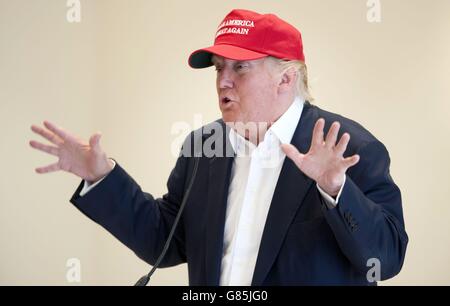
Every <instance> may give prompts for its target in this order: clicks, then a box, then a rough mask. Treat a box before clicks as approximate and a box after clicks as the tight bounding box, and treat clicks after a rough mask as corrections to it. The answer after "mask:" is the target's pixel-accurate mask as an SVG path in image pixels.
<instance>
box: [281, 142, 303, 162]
mask: <svg viewBox="0 0 450 306" xmlns="http://www.w3.org/2000/svg"><path fill="white" fill-rule="evenodd" d="M281 149H282V150H283V152H284V153H285V154H286V156H287V157H289V158H290V159H292V161H293V162H294V163H295V164H296V165H297V167H298V168H300V166H301V164H302V161H303V156H304V155H303V154H302V153H300V152H299V151H298V150H297V148H296V147H294V146H293V145H291V144H282V145H281Z"/></svg>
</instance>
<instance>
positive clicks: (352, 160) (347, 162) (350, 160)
mask: <svg viewBox="0 0 450 306" xmlns="http://www.w3.org/2000/svg"><path fill="white" fill-rule="evenodd" d="M359 159H360V158H359V155H358V154H355V155H353V156H350V157H347V158H346V159H344V166H345V169H348V168H350V167H353V166H354V165H356V164H357V163H358V162H359Z"/></svg>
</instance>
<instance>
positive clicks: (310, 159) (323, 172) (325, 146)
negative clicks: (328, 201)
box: [282, 119, 359, 197]
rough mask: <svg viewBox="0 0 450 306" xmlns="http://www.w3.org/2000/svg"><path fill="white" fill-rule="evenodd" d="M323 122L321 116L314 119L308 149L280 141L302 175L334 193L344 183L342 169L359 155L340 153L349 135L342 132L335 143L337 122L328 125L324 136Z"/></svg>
mask: <svg viewBox="0 0 450 306" xmlns="http://www.w3.org/2000/svg"><path fill="white" fill-rule="evenodd" d="M324 126H325V120H324V119H319V120H317V122H316V124H315V126H314V130H313V135H312V140H311V147H310V148H309V151H308V153H306V154H302V153H300V152H299V151H298V150H297V148H296V147H294V146H293V145H291V144H283V145H282V149H283V151H284V153H286V155H287V156H288V157H289V158H290V159H292V161H293V162H294V163H295V164H296V165H297V167H298V168H299V169H300V170H301V171H302V172H303V173H304V174H305V175H307V176H308V177H309V178H311V179H313V180H314V181H316V182H317V184H318V185H319V186H320V188H322V189H323V190H324V191H325V192H326V193H327V194H329V195H330V196H333V197H335V196H337V195H338V193H339V190H340V189H341V187H342V184H343V183H344V178H345V172H346V171H347V169H348V168H350V167H352V166H354V165H356V164H357V163H358V162H359V155H356V154H355V155H353V156H350V157H347V158H344V157H343V154H344V152H345V150H346V149H347V145H348V142H349V141H350V135H349V134H348V133H344V134H343V135H342V137H341V139H340V140H339V142H338V143H337V144H336V141H337V136H338V132H339V128H340V124H339V123H338V122H334V123H333V124H332V125H331V127H330V130H329V131H328V134H327V137H326V139H325V140H324V132H323V128H324Z"/></svg>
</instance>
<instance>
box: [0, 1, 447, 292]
mask: <svg viewBox="0 0 450 306" xmlns="http://www.w3.org/2000/svg"><path fill="white" fill-rule="evenodd" d="M381 4H382V11H381V13H382V15H381V17H382V20H381V23H369V22H368V21H367V19H366V13H367V10H368V8H367V6H366V0H345V1H334V0H303V1H300V0H292V1H262V0H258V1H211V0H195V1H181V0H178V1H173V0H172V1H167V0H165V1H150V0H148V1H144V0H130V1H120V0H108V1H107V0H89V1H88V0H81V5H82V6H81V8H82V16H81V17H82V19H81V23H73V24H71V23H68V22H67V21H66V12H67V9H68V8H67V7H66V0H39V1H38V0H36V1H34V0H28V1H26V0H0V124H1V145H0V161H1V169H2V171H1V173H2V175H1V177H0V285H5V284H20V285H29V284H42V285H47V284H52V285H56V284H58V285H65V284H69V283H68V282H67V281H66V271H67V268H66V261H67V259H69V258H73V257H74V258H78V259H79V260H80V261H81V272H82V281H81V284H82V285H94V284H101V285H107V284H112V285H126V284H131V283H134V281H135V280H136V279H137V278H139V277H140V276H141V275H142V274H143V273H144V272H145V271H146V270H147V268H148V266H147V265H146V264H145V263H143V262H141V261H140V260H139V259H137V257H135V256H134V254H133V253H132V252H131V251H129V250H128V249H126V248H125V247H124V246H122V245H121V244H120V243H119V242H117V241H116V240H115V239H114V238H113V237H112V236H111V235H109V234H108V233H107V232H106V231H104V230H103V229H102V228H100V227H99V226H98V225H96V224H94V223H92V222H91V221H90V220H89V219H88V218H86V217H85V216H83V215H82V214H81V213H79V212H78V211H77V210H76V209H74V208H73V207H72V206H71V204H70V203H69V202H68V200H69V198H70V196H71V195H72V192H73V191H74V190H75V188H76V186H77V184H78V183H79V180H78V179H77V178H76V177H74V176H71V175H69V174H66V173H56V174H50V175H45V176H39V175H37V174H35V173H34V171H33V169H34V168H35V167H36V166H40V165H45V164H48V163H51V162H53V161H54V159H53V158H52V157H49V156H45V155H44V154H41V153H39V152H36V151H33V150H32V149H30V148H29V147H28V144H27V143H28V140H29V139H32V138H33V139H36V137H34V136H33V135H32V133H31V131H30V130H29V126H30V125H31V124H32V123H41V122H42V120H44V119H49V120H53V121H55V122H56V123H58V124H60V125H62V126H64V127H66V128H67V129H68V130H70V131H73V132H74V133H76V134H78V135H80V136H82V137H83V138H86V139H87V138H88V137H89V135H91V134H92V133H93V132H95V131H97V130H100V131H102V132H103V135H104V136H103V146H104V148H105V149H106V151H107V152H108V153H109V155H110V156H113V157H115V158H116V159H117V160H118V161H119V162H120V163H121V164H122V165H123V166H124V167H125V168H126V169H127V170H128V172H129V173H130V174H131V175H132V176H134V178H135V179H136V180H137V181H138V182H139V183H140V184H141V186H143V188H144V189H145V190H147V191H150V192H152V193H153V194H154V195H161V194H163V193H164V192H165V183H166V179H167V177H168V174H169V172H170V170H171V168H172V167H173V165H174V161H175V158H174V157H173V156H172V155H171V143H172V141H173V140H174V138H175V137H176V135H171V127H172V125H173V124H174V122H176V121H185V122H187V123H189V124H190V125H194V116H195V115H196V114H201V116H202V120H203V123H206V122H209V121H212V120H214V119H216V118H217V117H219V116H220V113H219V110H218V107H217V104H216V97H215V89H214V86H215V85H214V82H215V81H214V77H215V73H214V71H213V69H209V70H202V71H194V70H191V69H190V68H189V67H188V66H187V64H186V61H187V57H188V55H189V53H190V51H193V50H194V49H197V48H199V47H203V46H206V45H208V44H210V43H212V40H213V35H214V32H215V29H216V27H217V25H218V23H219V22H220V21H221V20H222V18H223V17H224V16H225V14H226V13H228V11H230V10H231V9H232V8H235V7H236V8H247V9H253V10H256V11H260V12H273V13H276V14H278V15H279V16H281V17H282V18H284V19H286V20H288V21H289V22H291V23H292V24H294V25H295V26H297V27H298V28H299V29H300V30H301V31H302V32H303V38H304V43H305V48H306V51H305V52H306V56H307V64H308V67H309V73H310V79H311V84H312V88H313V94H314V95H315V97H316V101H315V103H316V104H317V105H319V106H321V107H323V108H325V109H328V110H331V111H334V112H338V113H341V114H343V115H345V116H347V117H350V118H352V119H355V120H357V121H359V122H360V123H362V124H363V125H364V126H365V127H367V128H368V129H369V130H370V131H372V132H373V133H374V134H375V135H376V136H377V137H378V138H379V139H380V140H382V141H383V142H384V143H385V144H386V146H387V147H388V149H389V151H390V154H391V158H392V169H391V170H392V175H393V177H394V179H395V180H396V182H397V183H398V185H399V186H400V187H401V190H402V192H403V199H404V214H405V220H406V226H407V231H408V233H409V236H410V244H409V248H408V252H407V256H406V262H405V265H404V268H403V270H402V272H401V273H400V275H399V276H397V277H396V278H395V279H393V280H391V281H387V282H384V283H383V284H392V285H401V284H404V285H413V284H425V285H431V284H441V285H450V262H449V260H448V259H449V258H450V241H449V234H450V200H449V199H450V188H449V178H448V175H449V173H450V160H449V156H450V141H448V132H449V131H450V121H449V120H448V119H449V114H450V103H449V102H450V91H449V89H448V87H449V85H450V18H449V17H450V1H448V0H433V1H425V0H389V1H387V0H381ZM153 284H155V285H157V284H187V272H186V266H185V265H182V266H179V267H175V268H171V269H164V270H160V271H158V272H157V274H156V276H155V277H154V279H153Z"/></svg>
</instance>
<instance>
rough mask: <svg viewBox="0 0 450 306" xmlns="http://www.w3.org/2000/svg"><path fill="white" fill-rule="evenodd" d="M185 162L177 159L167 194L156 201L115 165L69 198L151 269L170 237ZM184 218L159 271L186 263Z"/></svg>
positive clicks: (178, 200) (184, 170)
mask: <svg viewBox="0 0 450 306" xmlns="http://www.w3.org/2000/svg"><path fill="white" fill-rule="evenodd" d="M187 166H188V159H187V158H185V157H179V158H178V160H177V163H176V166H175V168H174V169H173V170H172V172H171V174H170V177H169V180H168V182H167V188H168V193H167V194H165V195H164V196H163V197H162V198H159V199H155V198H153V196H152V195H151V194H148V193H145V192H143V191H142V190H141V187H140V186H139V185H138V184H137V183H136V182H135V181H134V180H133V178H132V177H130V176H129V175H128V174H127V173H126V171H125V170H124V169H123V168H122V167H120V165H119V164H116V166H115V168H114V169H113V170H112V171H111V173H110V174H109V175H108V176H107V177H105V179H104V180H103V181H102V182H100V183H99V184H98V185H97V186H96V187H95V188H94V189H92V190H91V191H90V192H89V193H87V194H86V195H84V196H82V197H81V196H80V195H79V193H80V191H81V190H82V187H83V182H81V184H80V186H79V187H78V189H77V190H76V191H75V193H74V195H73V196H72V198H71V200H70V201H71V202H72V203H73V204H74V205H75V207H77V208H78V209H79V210H80V211H81V212H82V213H84V214H85V215H86V216H88V217H89V218H90V219H92V220H93V221H94V222H96V223H98V224H100V225H101V226H102V227H104V228H105V229H106V230H107V231H109V232H110V233H111V234H112V235H114V236H115V237H116V238H117V239H119V240H120V241H121V242H122V243H123V244H125V245H126V246H127V247H128V248H130V249H131V250H133V251H134V252H135V253H136V255H137V256H138V257H140V258H141V259H143V260H144V261H146V262H147V263H149V264H151V265H154V264H155V262H156V260H157V258H158V256H159V255H160V253H161V252H162V249H163V247H164V243H165V241H166V238H167V237H168V235H169V232H170V229H171V227H172V224H173V223H174V220H175V217H176V214H177V213H178V210H179V207H180V204H181V201H182V197H183V194H184V186H185V179H186V172H187V169H188V167H187ZM184 250H185V248H184V231H183V218H181V219H180V222H179V224H178V227H177V230H176V232H175V235H174V237H173V240H172V242H171V244H170V248H169V250H168V252H167V254H166V256H165V258H164V260H163V261H162V262H161V265H160V266H161V267H168V266H174V265H177V264H180V263H183V262H186V255H185V251H184Z"/></svg>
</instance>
